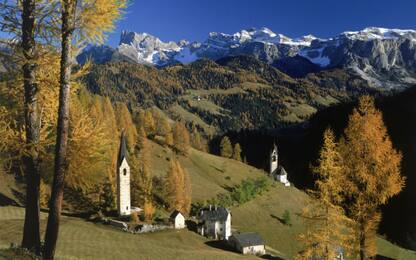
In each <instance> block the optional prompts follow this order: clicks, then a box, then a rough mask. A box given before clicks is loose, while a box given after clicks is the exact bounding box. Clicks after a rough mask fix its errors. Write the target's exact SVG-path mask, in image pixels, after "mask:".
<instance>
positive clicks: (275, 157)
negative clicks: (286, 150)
mask: <svg viewBox="0 0 416 260" xmlns="http://www.w3.org/2000/svg"><path fill="white" fill-rule="evenodd" d="M269 173H270V176H272V178H273V179H275V180H276V181H278V182H280V183H283V184H284V185H285V186H286V187H289V186H290V182H289V180H288V179H287V172H286V170H285V168H283V166H281V165H279V153H278V151H277V145H276V144H274V145H273V148H272V150H271V151H270V172H269Z"/></svg>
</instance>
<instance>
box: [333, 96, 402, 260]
mask: <svg viewBox="0 0 416 260" xmlns="http://www.w3.org/2000/svg"><path fill="white" fill-rule="evenodd" d="M340 152H341V156H342V158H343V160H342V161H343V164H342V169H343V171H342V175H343V176H344V179H343V182H342V186H343V189H344V190H345V192H346V201H347V204H346V206H345V209H346V213H347V216H348V217H350V218H351V219H352V220H354V221H355V222H356V227H355V231H356V239H357V241H358V243H359V255H360V259H361V260H364V259H370V258H372V257H373V256H375V254H376V245H375V239H376V237H375V234H376V231H377V227H378V222H379V221H380V213H379V211H380V206H381V205H384V204H386V203H387V202H388V200H389V199H390V198H391V197H393V196H394V195H396V194H398V193H399V192H400V191H401V190H402V189H403V187H404V184H405V178H404V177H402V176H401V175H400V165H401V160H402V155H401V154H400V152H398V151H397V150H396V149H394V147H393V144H392V142H391V140H390V138H389V135H388V133H387V129H386V127H385V125H384V123H383V116H382V113H381V112H380V111H379V110H377V109H376V107H375V104H374V99H373V98H371V97H369V96H364V97H361V98H360V100H359V104H358V107H357V108H355V109H354V110H353V112H352V114H351V115H350V118H349V122H348V126H347V128H346V129H345V132H344V138H343V139H342V140H341V142H340ZM340 185H341V183H340Z"/></svg>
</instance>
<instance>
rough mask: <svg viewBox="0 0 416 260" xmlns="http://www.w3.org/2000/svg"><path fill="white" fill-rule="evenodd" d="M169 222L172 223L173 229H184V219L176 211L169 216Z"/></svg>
mask: <svg viewBox="0 0 416 260" xmlns="http://www.w3.org/2000/svg"><path fill="white" fill-rule="evenodd" d="M170 221H171V222H172V224H173V226H174V227H175V229H182V228H185V227H186V225H185V217H184V216H183V215H182V213H180V212H179V211H178V210H175V211H174V212H173V213H172V214H171V215H170Z"/></svg>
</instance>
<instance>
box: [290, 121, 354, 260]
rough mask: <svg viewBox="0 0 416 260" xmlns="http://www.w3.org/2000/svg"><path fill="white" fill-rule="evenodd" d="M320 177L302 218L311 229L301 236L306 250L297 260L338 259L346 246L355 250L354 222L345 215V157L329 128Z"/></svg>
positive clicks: (326, 134)
mask: <svg viewBox="0 0 416 260" xmlns="http://www.w3.org/2000/svg"><path fill="white" fill-rule="evenodd" d="M314 173H315V175H316V177H317V180H316V182H315V188H316V189H315V190H314V191H310V194H311V196H312V198H313V200H312V201H311V203H310V204H309V205H308V206H307V207H306V208H304V209H303V212H302V217H303V218H304V220H305V224H306V227H307V230H306V232H305V233H303V234H301V235H300V237H299V240H300V242H301V243H302V244H303V250H302V251H301V252H300V253H299V254H298V255H297V259H315V258H317V259H336V257H337V256H339V254H340V249H341V248H342V249H343V251H344V252H351V251H352V250H350V249H351V247H352V245H353V243H352V241H353V239H352V238H351V230H350V226H351V221H350V220H349V219H348V218H347V217H346V216H345V215H344V210H343V208H342V203H343V196H342V195H343V188H344V187H343V185H342V183H343V176H342V158H341V154H340V152H339V148H338V145H337V143H336V140H335V136H334V134H333V132H332V131H331V130H330V129H327V130H326V131H325V133H324V136H323V146H322V149H321V151H320V154H319V159H318V165H317V167H315V168H314Z"/></svg>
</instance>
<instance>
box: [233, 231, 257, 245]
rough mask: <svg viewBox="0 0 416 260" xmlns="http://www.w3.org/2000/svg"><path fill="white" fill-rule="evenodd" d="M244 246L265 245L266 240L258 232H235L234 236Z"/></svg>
mask: <svg viewBox="0 0 416 260" xmlns="http://www.w3.org/2000/svg"><path fill="white" fill-rule="evenodd" d="M232 237H233V238H234V239H235V240H236V241H237V242H238V243H239V244H240V245H241V246H242V247H248V246H260V245H264V241H263V239H262V238H261V236H260V235H259V234H257V233H244V234H235V235H233V236H232Z"/></svg>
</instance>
